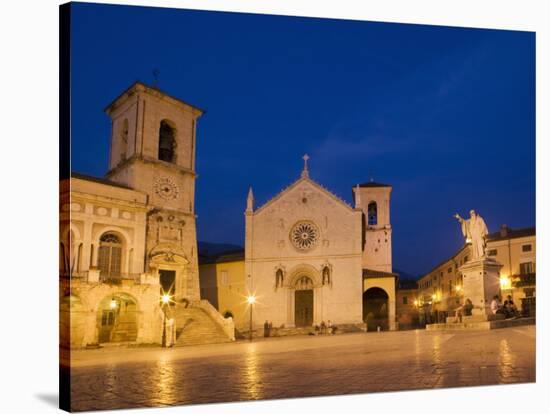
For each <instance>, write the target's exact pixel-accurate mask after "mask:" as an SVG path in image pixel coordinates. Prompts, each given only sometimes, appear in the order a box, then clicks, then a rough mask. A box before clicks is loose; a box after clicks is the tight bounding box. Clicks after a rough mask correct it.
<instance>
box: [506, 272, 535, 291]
mask: <svg viewBox="0 0 550 414" xmlns="http://www.w3.org/2000/svg"><path fill="white" fill-rule="evenodd" d="M536 284H537V276H536V273H523V274H519V275H513V276H512V286H513V287H515V288H524V287H530V286H535V285H536Z"/></svg>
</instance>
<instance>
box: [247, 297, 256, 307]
mask: <svg viewBox="0 0 550 414" xmlns="http://www.w3.org/2000/svg"><path fill="white" fill-rule="evenodd" d="M246 301H247V302H248V304H249V305H253V304H254V303H256V296H254V295H250V296H248V297H247V298H246Z"/></svg>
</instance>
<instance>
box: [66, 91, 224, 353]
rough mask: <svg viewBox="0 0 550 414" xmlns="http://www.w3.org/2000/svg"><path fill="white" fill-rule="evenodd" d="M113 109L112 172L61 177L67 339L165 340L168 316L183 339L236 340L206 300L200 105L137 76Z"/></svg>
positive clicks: (78, 342) (74, 343) (83, 342)
mask: <svg viewBox="0 0 550 414" xmlns="http://www.w3.org/2000/svg"><path fill="white" fill-rule="evenodd" d="M106 112H107V114H108V115H109V116H110V118H111V121H112V134H111V153H110V161H109V171H108V172H107V174H106V177H105V178H95V177H87V176H84V175H78V174H73V176H72V177H71V178H70V179H69V180H65V181H63V182H62V183H61V197H60V203H61V205H60V208H61V220H60V239H61V243H60V275H61V283H60V287H61V292H60V295H61V298H62V299H61V303H62V309H61V324H62V337H63V338H65V339H64V340H63V342H64V345H66V346H71V347H81V346H89V345H92V344H101V343H108V342H138V343H160V342H161V341H164V340H165V339H166V338H165V337H166V326H165V325H166V319H168V320H170V321H171V323H172V325H171V326H173V331H174V332H173V333H174V335H173V336H174V340H176V339H177V338H179V337H181V341H179V342H181V343H182V344H188V343H194V342H197V341H198V342H208V341H213V342H217V341H222V340H231V339H232V338H233V328H232V321H231V319H225V318H223V317H222V316H221V315H219V314H218V313H217V311H215V309H214V308H213V307H212V306H211V305H210V304H209V303H208V302H207V301H201V300H200V290H199V272H198V253H197V236H196V225H195V220H196V216H195V211H194V199H195V196H194V194H195V178H196V173H195V148H196V123H197V120H198V118H199V117H200V116H201V114H202V111H201V110H200V109H198V108H196V107H194V106H192V105H189V104H187V103H185V102H183V101H181V100H179V99H176V98H173V97H171V96H169V95H167V94H165V93H163V92H161V91H159V90H158V89H156V88H151V87H148V86H146V85H144V84H142V83H139V82H137V83H135V84H133V85H132V86H131V87H130V88H128V89H127V90H126V91H125V92H124V93H122V94H121V95H120V96H119V97H117V98H116V99H115V100H114V101H113V102H112V103H111V104H110V105H109V106H108V107H107V109H106ZM163 296H164V297H165V298H169V303H164V304H162V303H161V302H160V298H161V297H163ZM73 304H74V306H73ZM198 321H200V323H199V322H198ZM199 325H200V326H199ZM195 331H196V332H197V334H196V335H195V334H194V332H195ZM199 331H200V335H198V332H199ZM205 332H206V333H205ZM69 338H70V339H69ZM163 338H164V339H163Z"/></svg>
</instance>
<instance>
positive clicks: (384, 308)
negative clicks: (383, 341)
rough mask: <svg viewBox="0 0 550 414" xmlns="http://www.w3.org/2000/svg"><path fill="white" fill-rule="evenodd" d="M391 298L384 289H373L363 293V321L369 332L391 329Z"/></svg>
mask: <svg viewBox="0 0 550 414" xmlns="http://www.w3.org/2000/svg"><path fill="white" fill-rule="evenodd" d="M388 302H389V296H388V294H387V293H386V291H385V290H384V289H381V288H378V287H372V288H370V289H367V290H366V291H365V292H364V293H363V321H364V322H365V323H366V324H367V330H368V331H376V330H377V329H378V327H380V329H381V330H388V329H389V318H388V305H389V303H388Z"/></svg>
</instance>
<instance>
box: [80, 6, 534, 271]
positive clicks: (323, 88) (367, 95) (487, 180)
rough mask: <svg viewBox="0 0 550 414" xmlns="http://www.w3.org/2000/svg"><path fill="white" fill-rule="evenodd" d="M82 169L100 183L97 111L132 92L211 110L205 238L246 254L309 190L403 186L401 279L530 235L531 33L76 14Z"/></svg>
mask: <svg viewBox="0 0 550 414" xmlns="http://www.w3.org/2000/svg"><path fill="white" fill-rule="evenodd" d="M72 25H73V27H72V58H73V60H72V87H73V89H72V105H73V106H72V108H73V113H72V142H73V147H72V168H73V170H74V171H78V172H82V173H87V174H92V175H97V176H102V175H103V174H104V173H105V172H106V169H107V157H108V153H109V139H110V137H109V134H110V121H109V118H108V116H107V115H106V114H104V113H103V108H104V107H105V106H106V105H107V104H108V103H109V102H110V101H111V100H112V99H113V98H114V97H115V96H117V95H118V94H119V93H120V92H122V91H123V90H124V89H126V88H127V87H128V86H129V85H130V84H131V83H132V82H133V81H135V80H141V81H143V82H145V83H151V82H152V80H153V76H152V71H153V69H154V68H158V69H159V70H160V72H161V73H160V79H159V87H160V88H161V89H162V90H164V91H165V92H167V93H169V94H171V95H174V96H176V97H179V98H181V99H183V100H185V101H187V102H190V103H192V104H194V105H196V106H198V107H201V108H205V109H206V110H207V113H206V115H204V116H203V117H202V118H201V119H200V120H199V125H198V132H197V141H198V144H197V171H198V173H199V179H198V181H197V194H196V200H197V201H196V205H197V214H198V216H199V218H198V238H199V240H201V241H209V242H225V243H237V244H242V243H243V233H244V217H243V211H244V208H245V202H246V193H247V190H248V186H249V185H252V186H253V188H254V193H255V196H256V200H257V203H258V204H262V203H263V202H265V201H266V200H268V199H269V198H271V197H272V196H273V195H275V194H276V193H277V192H279V191H280V190H281V189H282V188H284V187H286V186H287V185H288V184H290V183H291V182H292V181H294V180H295V179H296V178H297V177H298V176H299V173H300V170H301V167H302V160H301V156H302V155H303V154H304V153H306V152H307V153H308V154H309V155H310V156H311V160H310V172H311V176H312V178H313V179H315V180H317V181H318V182H320V183H321V184H323V185H325V186H326V187H328V188H329V189H331V190H332V191H333V192H335V193H336V194H338V195H339V196H341V197H342V198H344V199H346V200H348V201H349V202H351V187H352V186H353V185H355V184H356V183H358V182H364V181H368V179H369V178H370V176H371V175H372V176H373V177H374V179H375V180H376V181H380V182H384V183H389V184H391V185H393V193H392V211H391V214H392V224H393V229H394V230H393V231H394V232H393V235H394V238H393V253H394V255H393V261H394V267H395V268H397V269H401V270H403V271H406V272H410V273H413V274H420V273H422V272H426V271H428V270H429V269H430V268H431V267H432V266H434V265H435V264H437V263H438V262H439V261H441V260H443V259H445V258H446V257H447V256H449V255H451V254H452V253H453V252H454V251H455V250H456V249H457V248H459V247H460V245H461V244H462V238H461V235H460V230H459V227H458V225H457V223H456V221H455V220H454V219H453V218H452V215H453V214H454V213H455V212H459V213H461V214H462V215H463V216H465V215H466V214H467V212H468V210H469V209H470V208H475V209H476V210H478V212H479V213H480V214H481V215H482V216H484V217H485V219H486V221H487V224H488V226H489V229H490V231H496V230H497V229H498V227H499V226H500V224H502V223H507V224H508V225H510V226H512V227H524V226H533V225H534V224H535V35H534V33H527V32H513V31H496V30H479V29H462V28H448V27H437V26H421V25H405V24H389V23H374V22H356V21H344V20H327V19H310V18H296V17H280V16H262V15H247V14H231V13H216V12H197V11H185V10H175V9H160V8H159V9H157V8H143V7H128V6H108V5H96V4H78V3H77V4H74V8H73V20H72Z"/></svg>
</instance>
